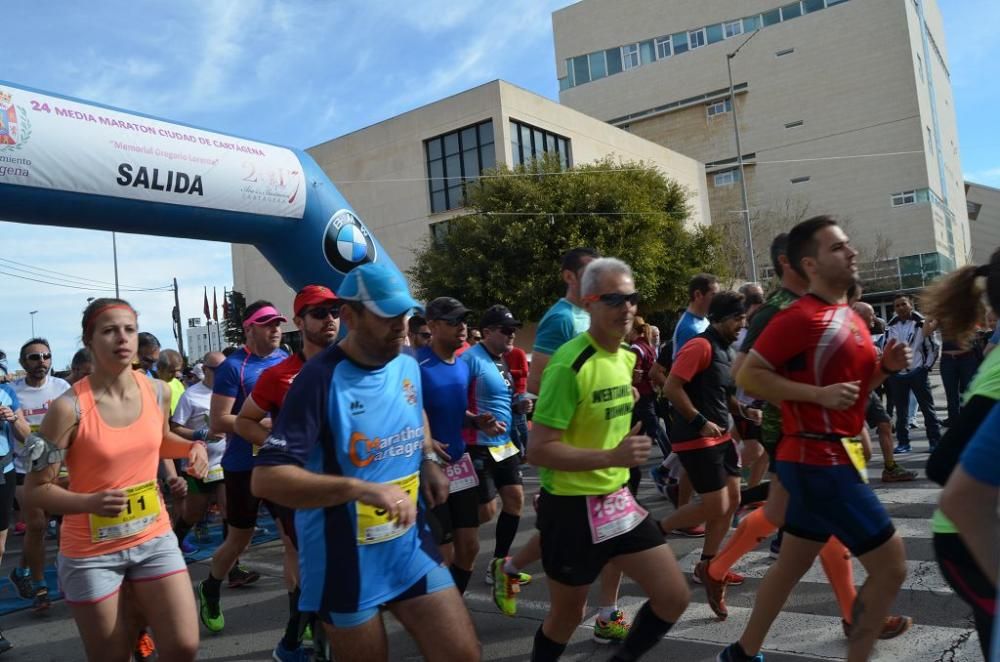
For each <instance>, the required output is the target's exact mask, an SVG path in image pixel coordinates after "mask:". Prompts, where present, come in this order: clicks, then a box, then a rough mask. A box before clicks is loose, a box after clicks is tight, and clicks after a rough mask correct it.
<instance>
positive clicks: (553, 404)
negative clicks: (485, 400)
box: [534, 332, 635, 496]
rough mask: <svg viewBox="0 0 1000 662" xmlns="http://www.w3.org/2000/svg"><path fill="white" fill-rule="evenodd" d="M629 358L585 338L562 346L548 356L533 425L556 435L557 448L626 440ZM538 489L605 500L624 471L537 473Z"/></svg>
mask: <svg viewBox="0 0 1000 662" xmlns="http://www.w3.org/2000/svg"><path fill="white" fill-rule="evenodd" d="M634 367H635V354H633V353H632V352H630V351H628V348H626V347H624V346H623V347H621V348H619V349H618V350H617V351H615V352H608V351H607V350H605V349H604V348H602V347H600V346H599V345H598V344H597V343H596V342H595V341H594V339H593V338H592V337H591V335H590V334H589V333H586V332H585V333H582V334H580V335H579V336H577V337H576V338H574V339H572V340H571V341H569V342H567V343H565V344H564V345H563V346H562V347H560V348H559V349H558V350H557V351H556V353H555V354H554V355H553V356H552V359H551V360H550V361H549V363H548V365H547V366H546V367H545V372H544V373H542V386H541V389H540V393H539V394H538V402H537V403H536V405H535V414H534V420H535V422H537V423H541V424H542V425H546V426H548V427H550V428H554V429H556V430H562V431H563V434H562V442H561V443H566V444H569V445H570V446H574V447H576V448H586V449H592V450H608V449H611V448H614V447H615V446H617V445H618V443H619V442H621V440H622V439H623V438H625V436H626V435H628V432H629V429H630V426H631V421H632V407H633V402H632V370H633V368H634ZM538 473H539V477H540V478H541V483H542V487H543V488H545V490H546V491H547V492H550V493H551V494H556V495H560V496H597V495H604V494H610V493H612V492H614V491H616V490H618V489H620V488H621V487H622V485H624V484H625V483H627V482H628V475H629V471H628V469H626V468H624V467H611V468H607V469H595V470H593V471H559V470H556V469H548V468H545V467H542V468H539V470H538Z"/></svg>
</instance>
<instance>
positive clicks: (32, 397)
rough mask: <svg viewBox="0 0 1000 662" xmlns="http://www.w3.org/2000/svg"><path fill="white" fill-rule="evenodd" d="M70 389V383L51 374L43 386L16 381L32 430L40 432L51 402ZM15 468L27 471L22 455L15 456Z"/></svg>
mask: <svg viewBox="0 0 1000 662" xmlns="http://www.w3.org/2000/svg"><path fill="white" fill-rule="evenodd" d="M68 390H69V383H68V382H66V381H65V380H62V379H59V378H58V377H52V376H51V375H50V376H48V377H46V378H45V383H44V384H42V385H41V386H29V385H28V382H27V381H25V380H24V379H23V378H22V379H19V380H17V381H16V382H14V392H15V393H17V399H18V401H19V402H20V403H21V413H23V414H24V418H25V420H27V421H28V425H30V426H31V431H32V432H38V427H39V426H40V425H41V424H42V419H43V418H45V414H47V413H48V411H49V403H50V402H52V401H53V400H55V399H56V398H58V397H59V396H60V395H62V394H63V393H65V392H66V391H68ZM14 468H15V469H17V473H19V474H23V473H26V471H27V470H26V469H25V466H24V462H23V461H22V460H21V456H20V455H16V456H15V457H14Z"/></svg>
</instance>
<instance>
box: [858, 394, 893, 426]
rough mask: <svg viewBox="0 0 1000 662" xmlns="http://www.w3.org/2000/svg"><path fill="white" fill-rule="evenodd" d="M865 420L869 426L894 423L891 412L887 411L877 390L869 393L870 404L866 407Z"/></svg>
mask: <svg viewBox="0 0 1000 662" xmlns="http://www.w3.org/2000/svg"><path fill="white" fill-rule="evenodd" d="M865 422H866V423H867V424H868V427H870V428H874V427H877V426H878V424H879V423H890V424H891V423H892V419H890V418H889V414H887V413H885V407H884V406H883V405H882V401H881V400H880V399H879V397H878V396H877V395H875V391H872V392H871V393H869V394H868V405H867V406H866V407H865Z"/></svg>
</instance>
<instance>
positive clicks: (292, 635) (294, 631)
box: [281, 586, 302, 651]
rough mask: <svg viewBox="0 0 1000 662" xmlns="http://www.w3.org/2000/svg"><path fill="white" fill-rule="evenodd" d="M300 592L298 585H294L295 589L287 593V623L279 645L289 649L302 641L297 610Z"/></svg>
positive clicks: (297, 645)
mask: <svg viewBox="0 0 1000 662" xmlns="http://www.w3.org/2000/svg"><path fill="white" fill-rule="evenodd" d="M301 593H302V592H301V590H300V589H299V587H298V586H296V587H295V590H294V591H292V592H291V593H289V594H288V625H286V626H285V636H284V637H283V638H282V639H281V645H282V646H284V647H285V650H289V651H293V650H295V649H296V648H298V647H299V646H300V645H301V643H302V639H301V638H300V634H301V632H302V628H301V621H302V613H301V612H300V611H299V596H300V595H301Z"/></svg>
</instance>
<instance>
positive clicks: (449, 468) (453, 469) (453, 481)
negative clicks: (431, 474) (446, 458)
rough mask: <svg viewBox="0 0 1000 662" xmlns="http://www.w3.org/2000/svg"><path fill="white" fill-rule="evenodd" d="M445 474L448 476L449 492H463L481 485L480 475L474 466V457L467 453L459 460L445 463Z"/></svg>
mask: <svg viewBox="0 0 1000 662" xmlns="http://www.w3.org/2000/svg"><path fill="white" fill-rule="evenodd" d="M444 475H445V476H447V477H448V481H449V485H448V494H454V493H455V492H461V491H462V490H467V489H469V488H470V487H476V486H477V485H479V476H478V475H476V468H475V467H474V466H472V458H471V457H469V454H468V453H466V454H465V455H463V456H462V457H461V459H459V460H458V461H457V462H452V463H451V464H446V465H444Z"/></svg>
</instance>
